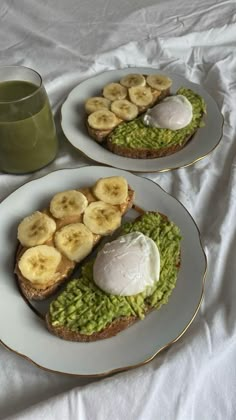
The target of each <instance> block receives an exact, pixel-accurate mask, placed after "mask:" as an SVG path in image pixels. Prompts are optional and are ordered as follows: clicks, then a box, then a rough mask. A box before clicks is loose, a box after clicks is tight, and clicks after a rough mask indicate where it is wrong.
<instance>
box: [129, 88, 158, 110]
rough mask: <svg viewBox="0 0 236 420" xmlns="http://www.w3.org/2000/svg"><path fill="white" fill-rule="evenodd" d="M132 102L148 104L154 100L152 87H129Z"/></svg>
mask: <svg viewBox="0 0 236 420" xmlns="http://www.w3.org/2000/svg"><path fill="white" fill-rule="evenodd" d="M129 97H130V100H131V102H133V103H134V104H135V105H137V106H148V105H150V104H151V103H152V101H153V96H152V92H151V88H149V87H146V86H134V87H131V88H129Z"/></svg>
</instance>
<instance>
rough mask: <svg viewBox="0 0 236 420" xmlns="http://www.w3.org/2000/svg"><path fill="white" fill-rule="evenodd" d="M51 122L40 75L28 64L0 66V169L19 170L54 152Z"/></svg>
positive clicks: (37, 165) (46, 161) (38, 165)
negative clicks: (25, 65) (26, 65)
mask: <svg viewBox="0 0 236 420" xmlns="http://www.w3.org/2000/svg"><path fill="white" fill-rule="evenodd" d="M57 150H58V141H57V136H56V129H55V123H54V119H53V115H52V111H51V107H50V103H49V100H48V96H47V93H46V91H45V88H44V86H43V82H42V78H41V76H40V75H39V74H38V73H37V72H36V71H35V70H32V69H30V68H28V67H23V66H5V67H0V170H1V171H3V172H7V173H13V174H23V173H28V172H33V171H36V170H38V169H40V168H42V167H44V166H46V165H47V164H49V163H50V162H51V161H52V160H53V159H54V158H55V156H56V154H57Z"/></svg>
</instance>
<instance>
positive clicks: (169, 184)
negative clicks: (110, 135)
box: [0, 0, 236, 420]
mask: <svg viewBox="0 0 236 420" xmlns="http://www.w3.org/2000/svg"><path fill="white" fill-rule="evenodd" d="M8 64H19V65H26V66H29V67H33V68H34V69H36V70H38V71H39V73H41V75H42V76H43V80H44V84H45V86H46V89H47V92H48V95H49V98H50V101H51V104H52V107H53V111H54V113H55V119H56V123H57V127H58V132H59V138H60V151H59V154H58V157H57V159H56V160H55V161H54V162H53V163H52V164H51V165H50V166H48V167H47V168H45V169H43V170H41V171H38V172H37V173H34V174H30V175H27V176H26V175H25V176H14V175H6V174H0V201H1V200H3V199H4V198H5V197H6V196H7V195H8V194H9V193H11V192H12V191H13V190H14V189H15V188H17V187H18V186H19V185H21V184H22V183H24V182H26V181H28V180H31V179H34V178H37V177H39V176H41V175H42V174H46V173H48V172H49V171H51V170H54V169H57V168H65V167H67V168H68V167H78V166H81V165H85V164H89V163H90V162H89V161H87V160H86V158H84V157H82V156H81V155H80V153H79V152H78V151H77V150H75V149H74V148H73V147H72V146H71V145H70V143H69V142H68V141H67V140H66V139H65V137H64V136H63V134H62V131H61V129H60V111H59V110H60V105H61V103H62V102H63V100H64V99H65V97H66V95H67V94H68V93H69V91H70V90H71V89H72V88H73V87H74V86H75V85H77V84H78V83H79V82H80V81H82V80H85V79H86V78H88V77H90V76H92V75H95V74H98V73H100V72H102V71H104V70H109V69H115V68H124V67H127V66H131V67H132V66H152V67H157V68H161V69H162V70H168V71H171V72H175V73H179V74H181V75H183V76H185V77H187V78H188V79H190V80H191V81H193V82H196V83H201V84H202V86H203V87H204V88H205V89H206V90H207V91H208V92H209V93H210V94H211V95H212V97H213V98H214V99H215V101H216V102H217V104H218V106H219V108H220V110H221V112H222V113H223V115H224V121H225V124H224V132H223V137H222V140H221V142H220V144H219V146H218V147H217V148H216V149H215V150H214V151H213V152H212V153H211V154H210V155H209V156H208V157H206V158H204V159H203V160H201V161H200V162H198V163H196V164H194V165H192V166H190V167H187V168H183V169H179V170H175V171H172V172H165V173H162V174H145V175H143V176H148V177H149V178H150V179H153V180H155V181H156V182H158V183H159V184H160V185H161V186H162V187H163V188H164V189H166V190H167V191H168V192H170V193H171V194H173V195H174V196H175V197H177V198H178V199H179V200H180V201H181V202H182V203H183V204H184V205H185V206H186V208H187V209H188V210H189V212H190V213H191V214H192V216H193V217H194V219H195V220H196V222H197V224H198V226H199V229H200V231H201V234H202V241H203V245H204V247H205V249H206V252H207V257H208V276H207V279H206V287H205V295H204V300H203V303H202V306H201V308H200V311H199V313H198V315H197V317H196V319H195V321H194V323H193V324H192V325H191V327H190V328H189V329H188V331H187V332H186V334H185V335H184V336H183V337H182V338H181V339H180V340H179V341H178V342H177V343H175V344H174V345H173V346H171V347H170V348H169V349H168V350H166V351H165V352H163V353H161V354H160V355H158V357H156V358H155V359H154V360H153V361H152V362H151V363H149V364H147V365H146V366H143V367H140V368H138V369H135V370H132V371H128V372H124V373H119V374H116V375H115V376H113V377H109V378H105V379H99V380H95V379H85V378H84V379H83V378H79V377H78V378H76V377H69V376H65V375H59V374H54V373H50V372H46V371H43V370H40V369H39V368H37V367H36V366H33V365H32V364H30V363H29V362H27V361H26V360H24V359H22V358H20V357H19V356H17V355H15V354H13V353H11V352H9V351H7V350H6V349H5V348H4V347H3V346H1V347H0V418H1V419H12V420H13V419H23V420H31V419H32V420H35V419H47V420H50V419H58V418H60V419H80V420H89V419H93V420H106V419H113V420H119V419H124V418H127V419H128V420H149V419H150V420H152V419H161V420H199V419H201V420H211V419H214V420H223V419H224V420H226V419H227V420H233V419H235V418H236V402H235V391H236V367H235V366H236V364H235V358H236V326H235V319H236V305H235V296H236V282H235V271H236V259H235V249H236V235H235V231H236V224H235V215H236V158H235V155H236V118H235V115H236V81H235V80H236V4H235V1H230V0H226V1H220V0H204V1H203V0H199V1H197V2H189V1H188V0H165V1H164V0H160V1H158V2H156V1H154V0H146V1H145V2H144V1H141V0H136V1H135V2H131V1H130V2H127V1H126V0H120V1H119V2H117V1H116V0H98V1H95V0H90V1H85V0H67V1H64V0H40V1H37V0H21V1H16V0H11V1H10V0H2V1H1V2H0V65H8ZM0 304H1V303H0ZM180 310H181V308H180Z"/></svg>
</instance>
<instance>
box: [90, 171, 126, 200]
mask: <svg viewBox="0 0 236 420" xmlns="http://www.w3.org/2000/svg"><path fill="white" fill-rule="evenodd" d="M93 193H94V195H95V196H96V197H97V198H98V200H101V201H104V202H105V203H108V204H114V205H116V204H122V203H125V201H126V199H127V197H128V183H127V181H126V179H125V178H124V177H123V176H111V177H108V178H101V179H99V180H98V181H97V182H96V184H95V185H94V187H93Z"/></svg>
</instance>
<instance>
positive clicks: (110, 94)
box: [103, 83, 127, 101]
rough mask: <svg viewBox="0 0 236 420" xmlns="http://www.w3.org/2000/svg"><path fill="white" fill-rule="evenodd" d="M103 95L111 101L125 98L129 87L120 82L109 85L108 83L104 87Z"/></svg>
mask: <svg viewBox="0 0 236 420" xmlns="http://www.w3.org/2000/svg"><path fill="white" fill-rule="evenodd" d="M103 96H104V97H105V98H106V99H109V100H110V101H116V100H118V99H125V98H126V96H127V89H126V87H124V86H122V85H120V83H109V85H106V86H104V88H103Z"/></svg>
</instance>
